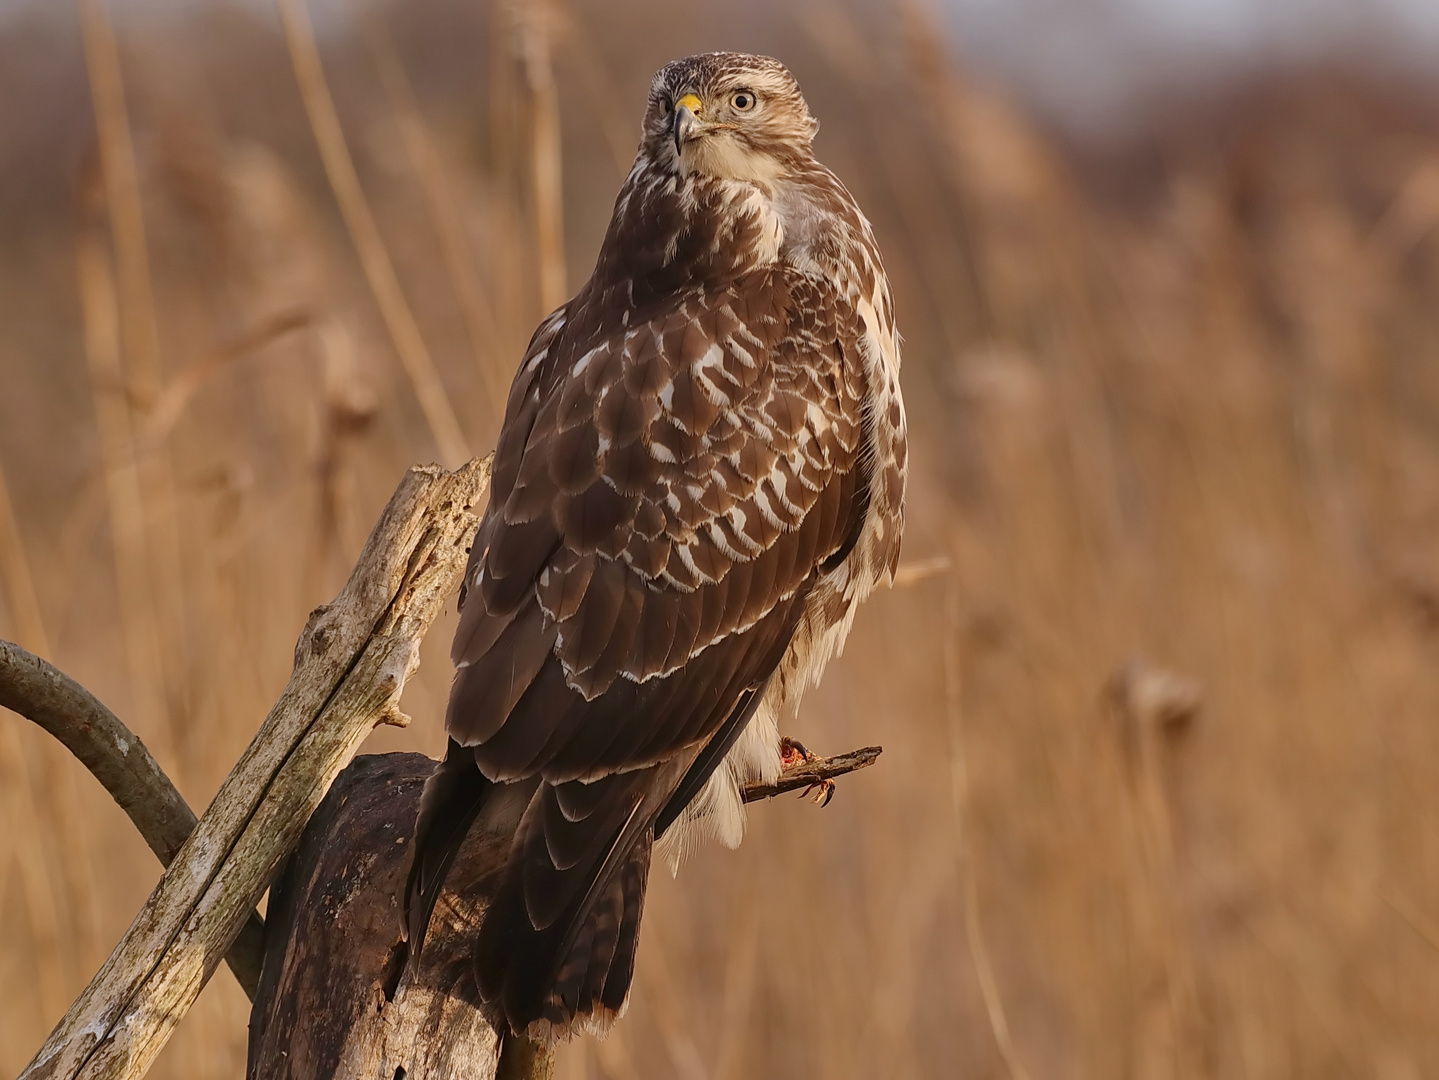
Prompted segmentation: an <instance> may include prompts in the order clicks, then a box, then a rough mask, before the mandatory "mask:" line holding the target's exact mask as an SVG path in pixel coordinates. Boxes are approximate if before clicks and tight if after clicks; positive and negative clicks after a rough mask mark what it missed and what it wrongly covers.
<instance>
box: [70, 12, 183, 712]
mask: <svg viewBox="0 0 1439 1080" xmlns="http://www.w3.org/2000/svg"><path fill="white" fill-rule="evenodd" d="M80 22H81V29H82V31H83V36H84V41H85V65H86V70H87V72H88V74H89V79H90V92H91V98H92V102H93V106H94V111H95V128H96V136H97V139H98V142H99V147H100V169H101V173H102V175H103V178H104V187H105V203H106V210H107V212H108V215H109V219H110V229H111V233H112V236H113V239H114V248H115V268H116V273H115V277H116V282H117V286H118V289H117V295H118V302H119V333H120V345H121V348H120V354H121V357H122V361H123V370H124V380H125V381H124V386H125V389H126V394H127V398H128V400H129V401H130V402H132V403H133V406H134V409H135V411H136V412H138V413H144V412H147V411H148V410H149V408H150V407H151V406H152V405H153V404H154V401H155V397H156V395H157V394H158V393H159V392H160V386H161V382H162V380H163V373H162V372H161V369H160V342H159V329H158V323H157V321H156V315H155V294H154V288H153V285H152V282H151V276H150V257H149V249H148V245H147V242H146V239H145V217H144V210H143V206H142V202H141V196H140V181H139V175H138V168H137V166H136V159H135V148H134V140H133V138H132V135H131V130H130V119H129V113H128V110H127V108H126V104H125V85H124V79H123V76H122V73H121V69H120V52H119V48H118V46H117V44H116V41H115V29H114V26H113V24H112V23H111V21H110V13H109V8H108V0H80ZM137 461H138V464H139V470H140V472H139V476H140V492H141V496H142V498H143V503H142V513H144V514H145V517H146V525H147V538H148V541H149V542H148V545H147V548H146V557H147V558H148V559H149V560H150V563H151V571H150V589H151V591H152V592H153V594H154V602H155V609H156V614H157V616H159V618H158V620H157V623H156V628H157V631H158V633H159V634H160V640H161V645H162V647H163V649H164V651H165V653H166V654H167V655H169V656H171V657H174V658H175V659H174V660H172V661H171V663H170V664H169V665H168V667H166V668H164V669H163V670H164V672H165V674H166V675H168V676H169V678H168V679H167V680H166V681H165V682H163V683H162V684H161V687H160V689H161V690H162V692H165V693H167V694H169V695H170V700H169V702H168V704H167V712H166V714H165V717H166V723H170V722H171V720H172V718H173V715H174V714H175V713H176V712H177V711H183V709H184V705H185V702H186V699H187V696H188V694H187V690H186V686H185V682H186V670H187V665H186V664H185V663H184V661H183V659H182V658H183V657H184V655H185V653H186V651H187V646H188V639H187V636H186V634H185V622H186V617H185V593H184V575H183V574H182V573H181V572H180V567H181V565H182V563H181V556H182V547H181V544H180V534H179V522H178V520H177V519H176V517H175V504H176V498H175V479H174V474H173V470H172V469H171V467H170V460H169V453H168V448H166V447H160V448H158V449H157V450H156V452H155V453H153V454H149V453H141V454H139V456H138V458H137Z"/></svg>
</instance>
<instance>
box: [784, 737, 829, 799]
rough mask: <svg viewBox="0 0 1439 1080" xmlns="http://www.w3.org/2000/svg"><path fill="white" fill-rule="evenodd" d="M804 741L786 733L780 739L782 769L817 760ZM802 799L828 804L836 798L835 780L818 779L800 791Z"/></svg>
mask: <svg viewBox="0 0 1439 1080" xmlns="http://www.w3.org/2000/svg"><path fill="white" fill-rule="evenodd" d="M815 760H817V759H816V756H815V755H814V754H811V753H810V752H809V750H808V748H807V747H806V746H805V745H804V743H802V742H800V741H799V740H798V739H792V738H790V737H789V736H788V735H785V736H784V737H783V738H781V739H780V741H779V764H780V768H781V769H793V768H795V767H796V766H798V765H803V764H804V763H805V762H807V761H815ZM799 797H800V798H801V799H809V800H810V801H811V802H812V803H814V804H815V805H816V806H828V805H829V801H830V799H832V798H834V781H833V780H817V781H815V782H814V783H813V784H811V785H810V786H809V787H807V788H805V789H804V790H803V791H801V792H800V793H799Z"/></svg>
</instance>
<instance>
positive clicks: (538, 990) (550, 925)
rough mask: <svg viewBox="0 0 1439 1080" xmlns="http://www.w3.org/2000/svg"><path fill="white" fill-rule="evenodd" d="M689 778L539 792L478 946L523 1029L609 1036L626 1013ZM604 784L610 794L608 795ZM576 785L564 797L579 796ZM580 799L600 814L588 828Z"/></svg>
mask: <svg viewBox="0 0 1439 1080" xmlns="http://www.w3.org/2000/svg"><path fill="white" fill-rule="evenodd" d="M656 772H659V773H661V774H663V775H660V776H656V775H654V774H655V773H656ZM679 776H680V772H679V771H676V770H674V769H673V767H670V768H666V767H664V766H660V767H658V768H656V769H649V770H640V771H637V772H634V773H625V774H618V775H615V776H611V777H606V778H605V779H603V780H599V781H595V782H594V783H592V784H590V785H585V787H587V788H588V789H589V790H588V791H586V792H585V795H586V798H584V799H583V800H580V799H575V798H569V799H567V798H564V797H562V795H560V794H557V789H556V788H553V787H551V786H550V785H548V784H545V785H542V786H541V787H540V789H539V791H538V792H537V793H536V795H535V797H534V799H533V800H532V801H531V803H530V806H529V808H528V809H527V810H526V812H525V816H524V819H523V820H522V822H521V825H520V831H519V835H518V836H517V837H516V842H515V845H514V847H513V848H512V850H511V856H510V862H509V865H508V866H507V867H506V870H505V876H504V879H503V880H502V882H501V884H500V888H499V891H498V892H497V894H496V896H495V899H494V901H493V902H492V903H491V905H490V908H489V910H488V911H487V912H486V913H485V919H484V922H483V923H482V925H481V927H480V936H479V941H478V942H477V945H476V948H475V973H476V981H477V982H478V984H479V988H480V994H481V996H482V997H483V998H484V999H485V1000H486V1001H487V1002H490V1003H491V1004H492V1005H494V1006H495V1007H496V1008H497V1009H498V1010H499V1011H501V1012H502V1013H503V1014H504V1017H505V1019H506V1021H507V1022H508V1023H509V1026H510V1028H511V1030H513V1031H515V1032H518V1033H526V1034H529V1035H530V1036H531V1037H535V1038H538V1039H540V1040H542V1041H550V1040H553V1039H555V1038H561V1037H565V1036H567V1035H569V1034H571V1033H572V1032H573V1030H574V1029H575V1028H577V1027H588V1028H591V1029H594V1028H603V1027H605V1026H607V1025H608V1024H609V1023H610V1022H611V1021H612V1020H614V1019H615V1018H616V1017H617V1016H618V1015H619V1013H620V1012H621V1011H622V1010H623V1008H624V1004H625V1001H626V998H627V997H628V995H629V989H630V982H631V980H632V979H633V976H634V963H635V949H636V945H637V943H638V940H639V926H640V918H641V916H642V914H643V911H644V900H645V887H646V883H647V882H648V880H649V867H650V852H651V850H652V848H653V846H654V820H655V817H656V815H657V814H658V813H659V811H660V809H661V808H662V807H663V805H664V802H665V801H666V793H667V792H668V791H670V790H672V789H673V786H674V785H675V784H676V783H677V782H678V780H679ZM572 783H578V782H572ZM597 785H607V788H608V790H606V791H605V792H604V797H603V798H596V797H595V792H594V788H595V787H596V786H597ZM569 787H570V784H562V785H560V786H559V791H560V792H564V793H565V794H571V795H573V794H574V793H569V792H565V789H568V788H569ZM580 802H585V803H589V804H591V812H590V813H588V814H586V815H584V816H582V817H579V818H578V820H576V819H574V818H572V817H571V816H570V815H571V814H573V813H574V811H575V810H576V809H577V807H578V806H579V804H580ZM560 805H562V806H563V807H564V809H565V811H566V813H556V812H555V809H554V808H555V806H560ZM547 811H548V812H547ZM560 867H563V869H561V868H560Z"/></svg>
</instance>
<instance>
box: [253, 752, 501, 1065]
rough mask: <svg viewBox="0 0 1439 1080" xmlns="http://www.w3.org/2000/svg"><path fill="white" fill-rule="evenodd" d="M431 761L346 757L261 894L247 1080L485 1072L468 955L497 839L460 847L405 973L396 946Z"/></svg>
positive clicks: (495, 862) (493, 1056) (496, 863)
mask: <svg viewBox="0 0 1439 1080" xmlns="http://www.w3.org/2000/svg"><path fill="white" fill-rule="evenodd" d="M434 764H435V763H434V762H433V761H431V760H430V759H429V758H427V757H424V756H422V755H420V754H386V755H382V756H369V757H360V758H356V759H355V761H354V762H353V763H352V764H351V765H350V767H349V768H347V769H346V770H345V771H344V772H343V773H341V774H340V776H339V778H338V779H336V781H335V783H334V785H333V786H332V787H331V788H330V793H329V794H328V795H327V796H326V797H325V801H324V802H323V803H321V804H320V808H319V809H318V810H317V811H316V812H315V815H314V816H313V817H312V818H311V819H310V824H309V825H308V826H307V827H306V829H305V832H304V835H303V836H302V838H301V840H300V844H299V847H297V848H296V849H295V852H294V853H293V854H292V855H291V856H290V859H289V860H288V862H287V863H286V864H285V867H284V870H283V871H282V872H281V875H280V877H279V878H278V879H277V880H276V882H275V884H274V886H273V887H272V889H271V892H270V906H269V912H268V916H267V919H266V929H267V934H266V942H265V960H264V967H263V969H262V972H261V976H260V986H259V991H258V992H257V993H256V995H255V1003H254V1008H253V1010H252V1011H251V1013H250V1053H249V1065H248V1068H247V1070H246V1076H247V1077H249V1078H250V1080H311V1078H313V1077H320V1076H344V1077H377V1078H382V1080H392V1078H395V1077H408V1078H411V1080H418V1078H420V1077H423V1078H425V1080H450V1078H460V1077H465V1078H474V1080H490V1078H493V1077H494V1076H495V1075H496V1069H497V1066H498V1061H499V1054H500V1039H499V1037H498V1036H497V1034H496V1032H495V1029H494V1028H493V1027H491V1026H490V1024H489V1023H488V1022H487V1021H486V1019H485V1017H484V1015H483V1013H482V1012H481V1010H480V1009H479V1008H477V1007H476V1006H477V1003H478V995H477V993H476V991H475V983H474V975H473V970H472V967H471V963H470V948H471V946H473V944H474V939H475V934H476V931H477V929H478V926H479V920H480V917H481V916H482V915H483V914H484V908H485V905H486V904H487V902H488V900H489V897H490V896H491V895H492V893H493V890H494V888H495V886H496V885H497V884H498V882H499V874H500V871H501V870H502V869H503V867H504V860H505V856H506V854H507V852H508V850H509V839H510V838H509V837H507V836H494V835H485V834H483V833H482V832H481V831H480V830H476V831H475V833H474V834H473V835H472V836H471V837H470V839H469V841H468V842H467V844H466V846H465V849H464V850H463V851H462V852H461V854H460V857H459V858H457V859H456V860H455V865H454V867H453V868H452V870H451V871H450V876H449V880H448V882H447V885H446V888H445V891H444V893H443V894H442V896H441V898H440V902H439V904H438V905H437V906H436V908H435V915H434V919H433V921H432V922H431V924H430V934H429V937H428V938H427V939H426V941H425V951H424V954H423V957H422V959H421V961H420V965H419V967H418V968H417V969H416V970H414V971H411V969H410V965H409V964H408V963H407V960H408V956H409V952H408V948H407V946H406V944H405V942H404V941H402V940H401V937H400V907H399V897H400V895H401V890H402V888H403V886H404V882H405V872H406V870H407V867H408V843H409V839H410V836H411V834H412V832H413V830H414V823H415V814H416V812H417V811H418V810H419V805H420V790H421V788H423V786H424V783H425V777H427V776H428V775H429V774H430V770H431V769H433V768H434ZM516 1049H518V1048H516ZM512 1053H514V1051H512Z"/></svg>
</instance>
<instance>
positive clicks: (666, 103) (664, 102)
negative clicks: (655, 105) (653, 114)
mask: <svg viewBox="0 0 1439 1080" xmlns="http://www.w3.org/2000/svg"><path fill="white" fill-rule="evenodd" d="M660 108H661V109H663V110H664V111H665V115H666V116H668V115H669V114H670V113H672V112H674V111H675V103H674V102H673V101H671V100H670V97H669V95H668V94H666V95H665V96H664V97H662V98H660Z"/></svg>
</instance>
